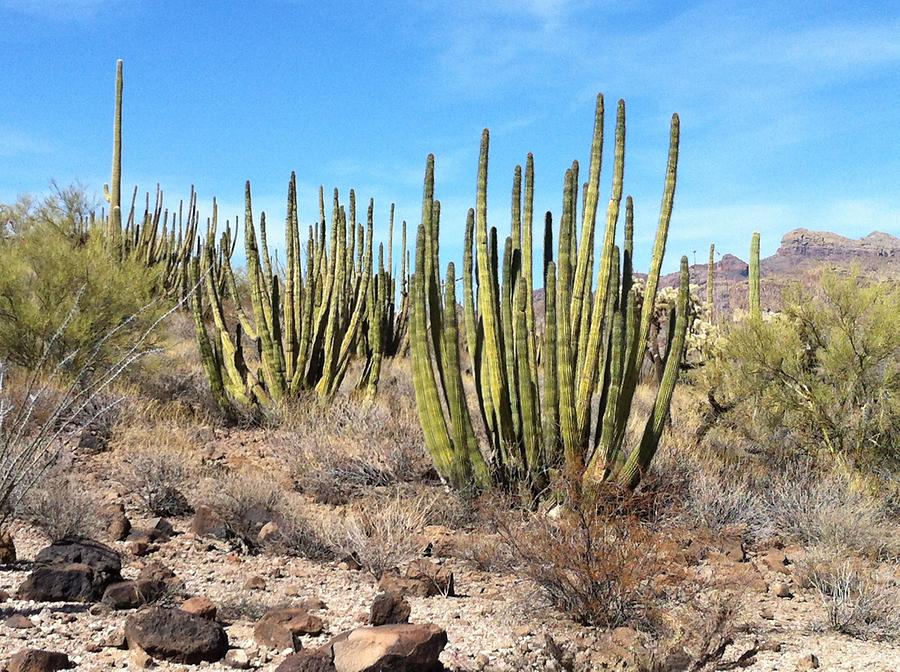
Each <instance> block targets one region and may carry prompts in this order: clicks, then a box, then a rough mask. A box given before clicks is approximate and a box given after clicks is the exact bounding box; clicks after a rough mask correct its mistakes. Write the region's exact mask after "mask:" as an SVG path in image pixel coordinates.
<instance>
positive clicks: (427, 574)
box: [378, 560, 455, 597]
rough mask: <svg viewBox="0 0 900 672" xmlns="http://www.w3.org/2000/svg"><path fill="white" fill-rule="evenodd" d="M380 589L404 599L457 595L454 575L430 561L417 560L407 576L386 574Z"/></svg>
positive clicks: (381, 581)
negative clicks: (409, 597)
mask: <svg viewBox="0 0 900 672" xmlns="http://www.w3.org/2000/svg"><path fill="white" fill-rule="evenodd" d="M378 588H379V590H381V591H382V592H385V593H395V594H397V595H401V596H404V597H408V596H412V597H432V596H435V595H444V596H447V597H451V596H453V595H455V592H454V585H453V573H452V572H450V571H449V570H448V569H446V568H444V567H441V566H440V565H437V564H435V563H433V562H431V561H430V560H416V561H414V562H412V563H410V565H409V567H407V570H406V574H405V576H400V575H399V574H397V573H396V572H386V573H384V574H383V575H382V576H381V579H380V580H379V581H378Z"/></svg>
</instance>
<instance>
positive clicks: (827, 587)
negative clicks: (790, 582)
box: [799, 547, 900, 640]
mask: <svg viewBox="0 0 900 672" xmlns="http://www.w3.org/2000/svg"><path fill="white" fill-rule="evenodd" d="M799 578H800V580H801V581H802V583H803V585H805V586H806V587H808V588H812V589H814V590H815V591H816V593H817V594H818V596H819V598H820V599H821V601H822V605H823V606H824V608H825V614H826V615H825V620H824V623H823V624H822V625H823V626H824V627H827V628H829V629H831V630H834V631H836V632H840V633H843V634H846V635H850V636H852V637H856V638H858V639H875V640H893V639H897V638H898V637H900V589H898V587H897V586H896V585H890V584H887V583H883V582H879V581H878V580H877V578H876V576H875V575H874V573H873V572H872V571H871V569H869V568H868V567H867V566H866V564H865V563H864V562H862V561H860V560H859V559H856V558H848V557H847V556H846V554H844V553H836V552H835V551H833V550H831V549H828V548H822V547H817V548H814V549H812V550H811V551H810V552H809V553H808V555H807V558H806V559H805V561H804V562H803V564H802V565H801V567H800V568H799Z"/></svg>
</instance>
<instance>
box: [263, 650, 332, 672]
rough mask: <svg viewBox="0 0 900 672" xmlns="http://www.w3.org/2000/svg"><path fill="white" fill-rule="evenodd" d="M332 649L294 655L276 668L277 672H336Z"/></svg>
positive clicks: (301, 652)
mask: <svg viewBox="0 0 900 672" xmlns="http://www.w3.org/2000/svg"><path fill="white" fill-rule="evenodd" d="M331 658H332V654H331V647H330V646H327V645H326V646H323V647H320V648H318V649H311V650H306V651H300V652H299V653H292V654H291V655H289V656H288V657H287V658H285V659H284V660H283V661H282V663H281V664H280V665H279V666H278V667H276V668H275V672H335V669H334V663H333V662H332V660H331Z"/></svg>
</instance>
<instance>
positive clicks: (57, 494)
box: [16, 474, 102, 541]
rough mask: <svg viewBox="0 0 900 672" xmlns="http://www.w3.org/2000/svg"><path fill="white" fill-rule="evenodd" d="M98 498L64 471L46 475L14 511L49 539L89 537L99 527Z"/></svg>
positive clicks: (97, 530)
mask: <svg viewBox="0 0 900 672" xmlns="http://www.w3.org/2000/svg"><path fill="white" fill-rule="evenodd" d="M99 506H100V504H99V502H98V501H97V498H96V497H95V496H94V495H93V494H92V493H91V491H90V490H89V489H86V488H85V487H84V484H82V483H78V482H77V481H74V480H73V479H72V478H70V477H68V476H65V475H59V474H54V475H48V476H47V477H45V478H44V479H42V481H41V482H40V483H39V484H37V486H36V487H34V488H33V489H32V490H31V491H30V492H29V493H28V494H27V495H25V497H24V498H23V499H22V501H21V502H20V503H19V507H18V510H17V511H16V513H17V515H18V516H19V517H20V518H22V519H24V520H27V521H28V522H30V523H31V524H32V525H34V526H35V527H37V528H38V529H39V530H40V531H41V532H43V533H44V534H46V535H47V536H48V537H49V538H50V541H58V540H59V539H62V538H63V537H69V536H79V537H88V538H93V537H95V536H96V534H97V533H98V532H99V531H100V530H101V528H102V526H101V522H100V518H99V515H98V510H99Z"/></svg>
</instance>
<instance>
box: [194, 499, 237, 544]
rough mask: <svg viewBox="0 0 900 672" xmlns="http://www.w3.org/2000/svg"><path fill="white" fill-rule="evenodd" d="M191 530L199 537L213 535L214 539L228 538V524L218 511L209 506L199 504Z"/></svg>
mask: <svg viewBox="0 0 900 672" xmlns="http://www.w3.org/2000/svg"><path fill="white" fill-rule="evenodd" d="M191 532H193V533H194V534H196V535H197V536H198V537H212V538H213V539H227V538H228V526H227V525H226V524H225V521H224V520H223V519H222V516H220V515H219V514H218V513H216V512H215V511H213V510H212V509H211V508H209V507H208V506H203V505H201V506H198V507H197V510H196V511H194V517H193V519H192V520H191Z"/></svg>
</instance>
